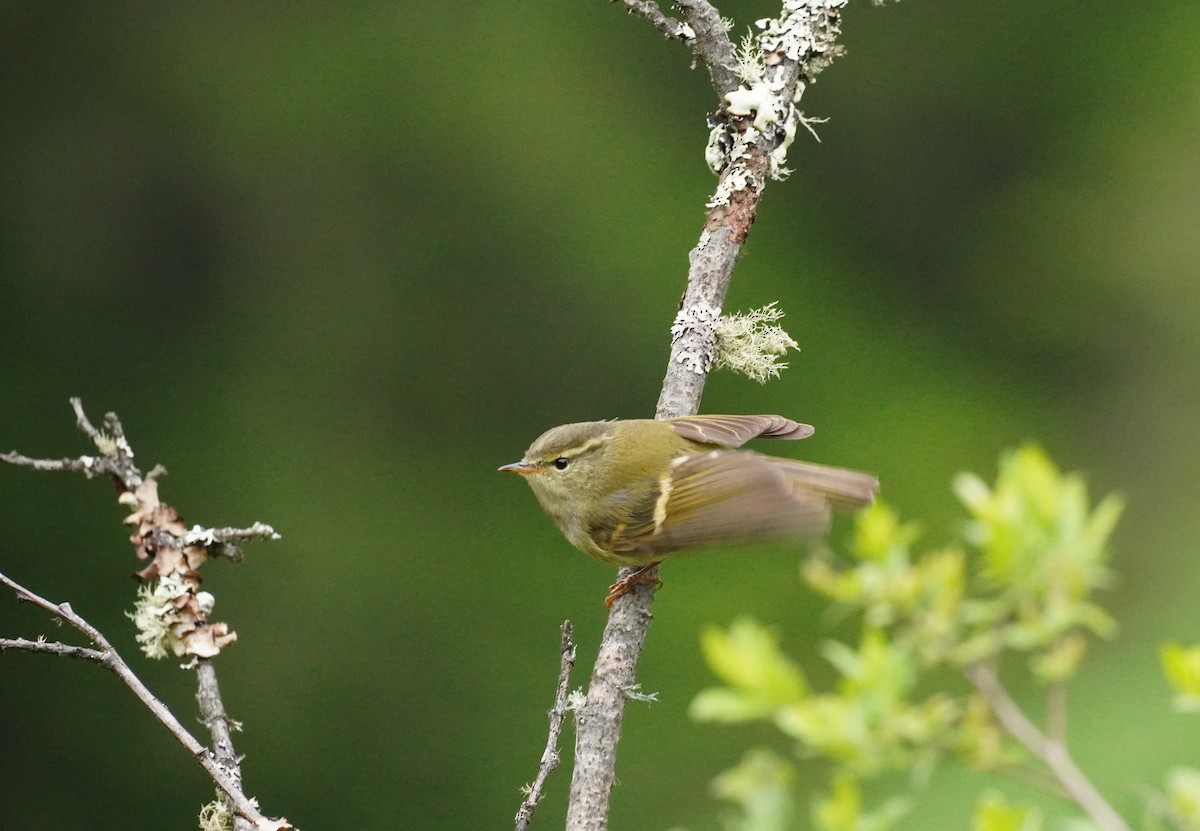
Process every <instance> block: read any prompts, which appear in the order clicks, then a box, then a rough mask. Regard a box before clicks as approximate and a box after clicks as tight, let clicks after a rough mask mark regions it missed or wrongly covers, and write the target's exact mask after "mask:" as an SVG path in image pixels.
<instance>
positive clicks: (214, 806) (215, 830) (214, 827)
mask: <svg viewBox="0 0 1200 831" xmlns="http://www.w3.org/2000/svg"><path fill="white" fill-rule="evenodd" d="M200 831H233V814H232V813H230V811H229V808H227V807H226V806H225V802H224V801H223V800H221V799H220V798H217V799H214V800H213V801H212V802H210V803H208V804H207V805H205V806H204V807H203V808H201V809H200Z"/></svg>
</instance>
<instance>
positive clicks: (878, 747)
mask: <svg viewBox="0 0 1200 831" xmlns="http://www.w3.org/2000/svg"><path fill="white" fill-rule="evenodd" d="M954 491H955V493H956V494H957V495H958V497H959V498H960V500H961V501H962V503H963V505H964V506H965V508H966V510H967V512H968V514H969V519H968V520H967V521H966V522H965V523H963V524H962V525H961V526H960V528H961V530H960V533H959V534H958V537H957V539H954V540H952V541H951V542H950V543H949V544H947V545H944V546H940V547H934V548H931V549H928V550H923V551H922V550H918V549H917V548H916V544H917V542H918V540H919V538H920V527H919V526H918V525H916V524H915V523H910V522H904V521H902V520H901V518H900V517H899V515H898V514H897V513H896V512H895V511H894V510H893V509H892V508H890V507H889V506H887V505H885V504H883V503H878V504H876V505H873V506H872V507H871V508H869V509H867V510H865V511H863V512H862V513H861V514H859V516H858V517H857V521H856V525H855V529H854V536H853V540H852V544H851V547H850V551H849V552H848V556H846V557H842V558H838V557H835V556H834V555H833V554H831V553H830V552H827V551H822V552H818V553H816V554H814V555H813V556H812V557H811V558H810V559H809V560H808V561H807V562H806V563H805V565H804V568H803V576H804V579H805V580H806V582H807V583H808V585H809V586H810V587H811V588H812V589H813V590H814V591H816V592H817V593H818V594H819V595H821V596H823V597H824V598H826V599H828V600H829V601H830V602H831V603H832V604H835V605H836V606H838V607H840V608H842V609H843V610H847V611H850V612H853V613H855V614H857V615H858V616H859V617H860V619H861V629H860V632H859V636H858V640H857V643H855V644H847V643H843V642H840V641H828V642H826V643H825V644H824V645H823V646H822V647H821V655H822V657H823V658H824V659H825V660H826V661H827V662H828V663H829V664H830V665H832V667H833V668H834V670H835V671H836V673H837V682H836V684H835V686H834V689H832V690H831V691H827V692H826V691H819V690H814V689H812V688H811V687H810V685H809V684H808V683H807V682H806V681H805V675H804V672H803V670H802V669H801V668H800V667H799V666H798V665H797V663H796V662H794V661H793V660H792V659H791V658H789V657H787V656H786V655H785V654H784V653H783V652H782V651H781V650H780V648H779V639H778V636H777V635H776V634H775V633H774V632H773V631H772V630H770V629H768V628H766V627H765V626H762V625H761V624H758V623H756V622H755V621H753V620H751V619H749V618H742V619H739V620H737V621H736V622H735V623H734V624H733V625H732V626H731V627H730V628H729V629H728V630H727V631H722V630H720V629H716V628H710V629H708V630H706V631H705V632H704V634H703V638H702V645H703V650H704V654H705V657H706V659H707V660H708V663H709V665H710V666H711V667H712V669H713V671H714V672H715V673H716V674H717V676H718V678H719V679H720V680H721V681H722V683H723V685H722V686H720V687H715V688H711V689H707V690H704V691H703V692H701V693H700V694H699V695H698V696H697V697H696V699H695V700H694V701H693V704H692V711H691V712H692V715H693V717H694V718H697V719H700V720H705V721H719V722H727V723H736V722H745V721H750V720H760V721H766V722H769V723H772V724H774V725H775V727H777V728H778V729H779V730H780V731H781V732H782V733H784V734H785V735H786V736H788V737H790V738H793V739H796V740H798V742H799V745H798V746H799V754H800V756H801V757H809V758H811V757H816V758H819V759H823V760H825V761H826V762H827V763H828V764H829V765H830V767H831V782H832V784H831V786H830V789H829V791H828V793H826V794H823V795H821V796H819V797H817V798H815V799H814V801H813V804H812V806H811V810H812V817H813V826H814V827H815V828H818V829H821V831H868V829H869V830H870V831H882V829H886V828H888V827H890V826H891V825H892V824H893V823H894V822H895V821H896V820H897V819H898V818H899V817H900V816H901V815H902V814H903V812H904V809H905V802H904V801H903V800H900V799H895V798H893V799H888V800H886V801H885V802H884V803H883V804H882V806H881V807H879V808H877V809H875V810H873V811H869V810H867V809H865V808H864V804H863V803H864V800H863V793H862V788H861V783H862V782H864V781H865V780H867V779H873V778H876V777H880V776H882V775H885V774H892V775H896V774H904V775H907V776H908V777H909V778H910V780H912V781H914V782H918V783H919V782H921V781H923V780H924V779H925V778H926V777H927V776H928V774H929V772H930V771H932V769H933V768H934V766H935V765H936V764H937V763H938V762H939V760H943V759H946V758H955V759H957V760H959V761H960V762H961V763H963V764H965V765H967V766H969V767H971V768H973V769H979V770H991V771H1003V770H1009V769H1012V768H1017V767H1022V768H1028V769H1030V770H1031V771H1032V770H1034V769H1035V768H1036V762H1037V760H1035V759H1033V758H1031V756H1030V755H1029V754H1028V753H1027V752H1026V751H1025V750H1023V749H1022V748H1020V747H1018V746H1017V745H1016V744H1015V743H1013V742H1012V741H1011V740H1009V739H1007V738H1006V735H1005V733H1004V731H1003V729H1002V727H1001V725H1000V724H999V723H998V721H997V719H996V717H995V715H994V713H993V709H992V708H993V706H996V702H995V701H992V700H989V698H988V693H987V691H986V690H984V689H983V688H982V687H981V688H980V690H979V691H974V690H969V689H968V688H966V685H963V687H962V690H961V691H960V692H958V693H952V692H949V691H943V690H938V691H934V692H931V693H930V692H927V691H925V690H924V687H925V686H926V685H925V684H923V680H924V679H925V678H926V677H927V676H928V674H929V673H930V672H933V671H939V672H942V673H943V674H944V673H945V671H947V670H950V671H953V672H957V673H963V674H964V675H968V676H969V675H970V674H971V668H972V667H973V666H976V665H980V664H983V663H986V664H989V665H992V664H995V663H996V662H998V661H999V660H1000V658H1001V657H1003V656H1004V655H1005V654H1006V653H1011V652H1015V653H1021V654H1023V655H1024V656H1025V658H1026V666H1027V667H1028V669H1029V672H1030V674H1031V675H1032V676H1033V677H1034V678H1035V679H1036V680H1037V681H1038V682H1039V683H1041V684H1044V685H1051V686H1052V685H1061V684H1063V683H1064V682H1065V681H1067V680H1068V679H1070V678H1071V677H1072V676H1073V675H1074V674H1075V672H1076V671H1077V670H1078V667H1079V665H1080V662H1081V661H1082V659H1083V657H1084V655H1085V654H1086V651H1087V645H1088V638H1089V636H1094V635H1099V636H1107V635H1110V634H1112V633H1113V631H1114V629H1115V624H1114V622H1113V620H1112V618H1111V617H1109V615H1108V614H1107V613H1106V612H1105V611H1104V610H1103V609H1101V608H1100V606H1098V605H1097V604H1096V603H1095V602H1094V600H1093V597H1092V596H1093V593H1094V592H1095V591H1096V590H1098V589H1101V588H1104V587H1106V586H1107V585H1109V583H1110V582H1111V575H1110V573H1109V571H1108V568H1107V561H1108V540H1109V536H1110V535H1111V533H1112V531H1113V528H1114V526H1115V524H1116V522H1117V519H1118V517H1119V516H1120V513H1121V507H1122V506H1121V501H1120V499H1118V498H1117V497H1115V496H1109V497H1107V498H1105V499H1103V500H1101V501H1100V502H1099V503H1098V504H1097V505H1095V506H1092V505H1091V504H1090V503H1089V501H1088V496H1087V489H1086V487H1085V485H1084V483H1083V480H1082V479H1081V478H1080V477H1079V476H1077V475H1072V474H1066V475H1064V474H1062V473H1060V472H1059V471H1058V470H1057V469H1056V468H1055V466H1054V465H1053V464H1052V463H1051V462H1050V460H1049V459H1048V458H1047V457H1046V455H1045V453H1043V452H1042V451H1041V450H1040V449H1039V448H1037V447H1034V446H1032V445H1028V446H1025V447H1022V448H1020V449H1018V450H1016V451H1013V452H1009V453H1006V454H1004V455H1003V456H1002V458H1001V460H1000V466H999V473H998V476H997V479H996V483H995V485H994V486H989V485H987V484H986V483H984V482H983V481H982V480H981V479H979V478H978V477H976V476H973V475H969V474H962V475H960V476H959V477H957V479H956V480H955V483H954ZM1163 660H1164V665H1166V666H1167V667H1168V673H1170V674H1171V675H1172V678H1173V680H1174V679H1179V680H1177V681H1176V686H1177V688H1178V689H1180V690H1181V695H1182V694H1184V692H1182V691H1186V694H1187V695H1189V696H1194V697H1195V699H1196V700H1197V701H1200V652H1198V653H1196V654H1192V653H1189V652H1186V651H1184V650H1182V649H1180V648H1178V647H1175V648H1171V647H1169V648H1168V649H1166V650H1164V657H1163ZM940 686H944V685H940ZM1189 700H1190V699H1189ZM1034 729H1036V728H1034ZM747 758H748V759H749V758H755V759H757V758H758V757H747ZM771 758H774V757H771ZM773 764H774V765H775V767H773V768H770V769H769V770H770V771H775V770H778V769H779V767H780V765H781V763H780V762H779V761H778V760H777V759H775V761H774V762H773ZM755 769H758V768H755ZM762 769H764V770H767V768H762ZM735 770H736V771H737V772H738V773H737V776H738V777H741V778H737V779H736V781H738V782H739V783H740V785H739V790H737V793H739V794H748V793H754V792H755V791H754V789H753V788H752V787H751V786H750V785H749V784H747V783H746V782H745V781H744V777H745V776H747V775H749V774H750V773H751V772H752V769H751V768H750V767H748V764H747V763H743V765H741V766H739V768H737V769H735ZM789 770H790V768H789ZM1039 772H1040V771H1039ZM1035 775H1038V774H1037V773H1035ZM719 781H723V780H719ZM770 781H771V787H772V788H774V789H776V791H777V790H778V789H780V788H785V787H791V777H790V776H789V777H787V778H786V779H784V778H781V777H779V776H777V775H774V774H772V778H771V780H770ZM764 787H765V786H764ZM729 793H731V791H729V790H728V789H726V790H724V791H723V795H724V796H725V798H726V799H727V800H730V801H733V802H735V804H738V805H741V806H742V807H743V809H744V810H746V813H744V816H745V817H749V816H750V814H749V812H748V809H745V806H746V805H747V804H748V803H746V802H745V801H744V800H743V801H738V800H736V799H730V797H729ZM772 793H775V791H772ZM1172 793H1174V792H1172ZM772 799H774V800H776V802H777V803H782V797H780V796H778V794H777V793H776V795H775V796H773V797H772ZM1172 804H1174V803H1173V802H1172ZM1198 804H1200V802H1198ZM773 816H776V817H777V816H779V814H774V815H773ZM973 821H974V828H975V829H977V831H1039V829H1040V828H1041V827H1042V817H1041V815H1040V814H1038V813H1037V812H1036V811H1034V810H1032V809H1029V808H1025V807H1021V806H1017V805H1012V804H1009V803H1007V802H1006V801H1005V800H1004V799H1003V798H1002V797H1001V796H999V795H997V794H994V793H989V794H987V795H985V796H984V797H982V798H981V800H980V802H979V803H978V807H977V809H976V812H975V815H974V820H973ZM729 827H731V828H738V829H743V828H746V829H749V828H753V829H758V828H772V829H773V828H775V827H777V826H776V825H768V824H762V825H739V824H737V823H736V822H735V823H733V824H731V825H730V826H729Z"/></svg>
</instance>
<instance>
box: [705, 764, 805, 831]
mask: <svg viewBox="0 0 1200 831" xmlns="http://www.w3.org/2000/svg"><path fill="white" fill-rule="evenodd" d="M795 781H796V768H795V766H794V765H792V763H791V762H789V761H788V760H787V759H785V758H783V757H782V756H780V755H779V754H777V753H775V752H774V751H771V750H766V749H762V748H759V749H756V750H751V751H750V752H749V753H747V754H746V756H745V757H744V758H743V759H742V761H741V762H740V763H739V764H738V765H737V766H736V767H733V768H730V769H729V770H727V771H725V772H724V773H722V774H721V775H720V776H718V777H717V778H716V779H714V780H713V783H712V790H713V794H714V795H715V796H716V797H717V798H718V799H720V800H722V801H724V802H728V803H730V804H731V805H733V806H735V808H736V810H735V811H733V812H730V813H728V814H726V815H724V816H723V817H722V820H723V824H724V826H725V828H726V831H787V829H788V828H791V827H792V821H793V817H794V816H795V813H796V794H795V787H794V786H795Z"/></svg>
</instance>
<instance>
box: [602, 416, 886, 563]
mask: <svg viewBox="0 0 1200 831" xmlns="http://www.w3.org/2000/svg"><path fill="white" fill-rule="evenodd" d="M768 418H769V417H768ZM791 423H792V424H793V425H795V422H791ZM793 429H794V428H793ZM876 488H877V483H876V480H875V477H873V476H870V475H868V474H865V473H859V472H857V471H852V470H841V469H839V468H830V467H825V466H823V465H816V464H811V463H807V462H793V461H791V460H788V459H777V458H773V457H771V456H762V455H759V454H758V453H749V452H738V453H732V452H723V451H720V450H714V451H710V452H704V453H693V454H691V455H688V456H682V457H680V458H679V459H677V460H675V462H674V463H673V464H672V465H671V468H670V470H669V471H668V472H667V473H666V474H664V475H663V476H662V478H660V479H659V482H658V484H657V486H656V487H655V488H654V490H653V491H652V492H651V494H650V496H649V497H648V498H647V500H646V501H645V503H644V504H643V505H640V506H639V507H638V508H637V509H636V510H635V511H634V512H633V513H632V515H631V516H630V517H629V519H628V521H626V522H615V523H612V524H608V523H604V524H600V525H597V526H594V527H592V528H591V529H590V530H591V534H592V538H593V539H594V540H595V542H596V543H597V545H599V546H601V547H602V548H605V549H607V550H609V551H611V552H612V553H613V554H614V555H615V557H616V558H620V557H628V558H629V562H630V563H631V564H637V563H639V562H643V563H644V562H650V561H653V559H654V558H656V557H662V556H665V555H667V554H669V553H670V552H672V551H679V550H681V549H688V548H702V547H711V546H719V545H733V544H737V543H745V542H755V541H765V540H777V539H785V538H789V537H815V536H819V535H821V534H823V533H824V532H825V531H826V529H827V528H828V527H829V513H830V506H831V505H837V506H838V507H847V508H851V507H861V506H863V505H866V504H867V503H869V502H870V501H871V500H872V499H873V498H874V494H875V490H876ZM714 494H716V495H717V496H715V497H714Z"/></svg>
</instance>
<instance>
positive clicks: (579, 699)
mask: <svg viewBox="0 0 1200 831" xmlns="http://www.w3.org/2000/svg"><path fill="white" fill-rule="evenodd" d="M586 706H587V694H586V693H584V691H583V689H582V688H579V689H574V690H571V692H569V693H568V694H567V709H568V710H571V711H573V712H578V711H579V710H582V709H583V708H584V707H586Z"/></svg>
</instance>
